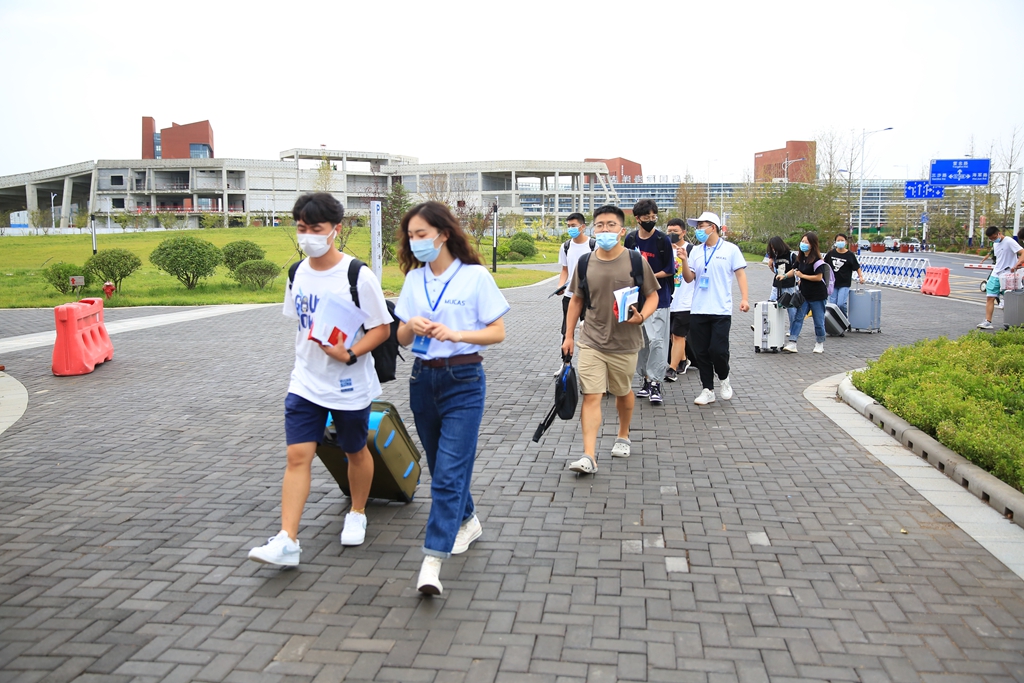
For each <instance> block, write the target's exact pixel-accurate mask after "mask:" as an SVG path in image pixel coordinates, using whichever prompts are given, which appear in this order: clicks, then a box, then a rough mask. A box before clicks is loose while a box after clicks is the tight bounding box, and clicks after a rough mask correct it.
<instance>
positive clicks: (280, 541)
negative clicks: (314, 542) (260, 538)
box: [249, 529, 301, 567]
mask: <svg viewBox="0 0 1024 683" xmlns="http://www.w3.org/2000/svg"><path fill="white" fill-rule="evenodd" d="M300 552H301V549H300V548H299V542H298V541H293V540H292V539H291V537H290V536H289V535H288V532H287V531H285V530H284V529H282V530H281V531H279V532H278V534H277V536H274V537H273V538H270V539H267V544H266V545H261V546H259V547H258V548H253V549H252V550H250V551H249V559H250V560H253V561H254V562H260V563H262V564H272V565H276V566H278V567H298V566H299V553H300Z"/></svg>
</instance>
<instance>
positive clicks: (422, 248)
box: [409, 235, 444, 263]
mask: <svg viewBox="0 0 1024 683" xmlns="http://www.w3.org/2000/svg"><path fill="white" fill-rule="evenodd" d="M437 237H440V235H438V236H437ZM437 237H433V238H430V237H428V238H427V239H422V240H409V248H410V249H412V255H413V256H415V257H416V260H417V261H419V262H420V263H430V262H431V261H433V260H435V259H436V258H437V257H438V256H440V255H441V247H435V246H434V240H436V239H437ZM442 244H444V243H443V242H442Z"/></svg>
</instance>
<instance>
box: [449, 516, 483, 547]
mask: <svg viewBox="0 0 1024 683" xmlns="http://www.w3.org/2000/svg"><path fill="white" fill-rule="evenodd" d="M483 532H484V529H483V527H482V526H480V520H479V519H478V518H477V516H476V515H473V516H472V517H470V518H469V519H467V520H466V521H465V522H463V523H462V526H460V527H459V533H457V534H456V535H455V545H453V546H452V555H461V554H462V553H464V552H466V551H467V550H469V544H470V543H472V542H473V541H475V540H476V539H478V538H480V535H481V534H482V533H483Z"/></svg>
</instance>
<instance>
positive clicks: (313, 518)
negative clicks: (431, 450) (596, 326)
mask: <svg viewBox="0 0 1024 683" xmlns="http://www.w3.org/2000/svg"><path fill="white" fill-rule="evenodd" d="M768 278H769V274H768V271H767V269H764V268H760V267H756V266H755V267H752V268H751V280H752V290H753V291H754V292H755V293H760V294H761V295H762V296H755V297H754V298H755V299H756V298H763V294H764V293H765V292H766V291H767V286H768ZM548 291H549V288H547V287H534V288H527V289H520V290H516V291H511V292H509V293H508V298H509V300H510V301H511V302H512V304H513V307H512V311H511V313H510V314H509V315H508V316H507V319H506V321H507V325H508V330H509V335H508V340H507V341H506V342H505V343H504V344H502V345H501V346H499V347H497V348H495V349H493V350H492V351H491V352H489V353H488V354H487V361H486V367H487V372H488V380H489V402H488V410H487V413H486V415H485V419H484V424H483V428H482V431H483V434H482V437H481V441H480V448H481V451H480V457H479V459H478V461H477V468H476V476H475V481H474V487H473V491H474V495H475V496H476V498H477V501H478V505H479V509H480V515H481V518H482V520H483V524H484V535H483V538H482V539H481V540H480V541H479V542H477V543H476V544H475V545H474V546H473V547H472V549H471V550H470V551H469V552H467V553H466V554H465V555H462V556H459V557H457V558H453V559H451V560H449V561H447V562H446V563H445V565H444V568H443V570H442V579H443V580H444V584H445V595H444V596H442V597H440V598H437V599H424V598H421V597H419V595H418V594H417V593H416V592H415V589H414V581H415V574H416V571H417V570H418V567H419V563H420V559H421V554H420V546H421V544H422V532H423V526H424V523H425V521H426V514H427V509H428V504H429V488H428V486H427V485H426V481H424V483H423V485H421V487H420V495H419V496H418V498H417V500H416V501H415V502H413V503H412V504H410V505H407V506H402V505H379V504H378V505H373V506H371V507H370V509H369V511H368V512H369V517H370V527H369V529H368V536H367V543H366V544H365V545H364V546H362V547H359V548H349V549H345V550H342V548H341V546H340V544H339V543H338V533H339V532H340V529H341V519H342V517H343V514H344V512H345V511H346V509H347V502H346V501H345V499H344V498H343V497H342V496H341V494H340V493H339V491H338V489H337V487H336V485H335V484H334V483H333V481H332V480H331V479H330V477H329V476H328V475H327V473H326V470H324V469H323V468H322V467H321V466H320V465H319V464H317V465H316V466H315V470H314V482H313V488H312V494H311V496H310V503H309V506H308V508H307V512H306V515H305V517H304V519H303V522H304V524H303V527H302V529H301V531H300V538H301V541H302V545H303V565H302V567H301V568H300V569H299V570H298V571H276V570H271V569H267V568H264V567H262V566H261V565H256V564H254V563H251V562H248V561H246V560H245V551H246V549H247V548H249V547H251V546H252V545H253V544H255V543H257V542H261V541H262V539H264V538H266V537H267V536H270V535H272V534H273V533H275V532H276V531H277V528H278V527H277V524H278V510H277V508H278V497H279V491H280V481H281V473H282V457H283V451H284V438H283V430H282V416H281V412H282V411H281V408H282V399H283V396H284V392H285V388H286V385H287V374H288V371H289V368H290V360H291V343H292V342H291V340H292V328H291V327H290V324H289V323H288V322H287V321H286V320H285V319H284V318H282V317H281V316H280V315H279V313H278V311H277V310H276V309H274V308H266V309H260V310H255V311H248V312H242V313H236V314H231V315H225V316H221V317H217V318H211V319H207V320H199V321H194V322H190V323H181V324H177V325H173V326H168V327H160V328H153V329H149V330H143V331H139V332H125V333H122V334H119V335H116V336H115V337H114V338H113V339H114V344H115V347H116V350H117V355H116V359H115V360H114V361H113V362H111V363H108V364H106V365H104V366H101V367H100V368H99V369H98V370H97V371H96V372H95V373H94V374H92V375H88V376H85V377H79V378H55V377H53V376H51V375H50V372H49V363H50V351H49V349H45V348H41V349H33V350H29V351H24V352H18V353H13V354H10V355H9V356H8V357H6V358H4V359H0V360H2V362H3V363H4V364H6V365H7V368H8V372H9V373H10V374H12V375H13V376H15V377H16V378H18V379H19V380H20V381H21V382H22V383H23V384H24V385H25V386H26V388H27V390H28V393H29V397H30V405H29V408H28V411H27V412H26V413H25V415H24V417H23V418H22V419H21V420H20V421H19V422H18V423H16V424H15V425H14V426H13V427H11V428H10V429H9V430H8V431H7V432H5V433H4V434H3V435H2V436H0V462H2V464H3V467H2V469H0V566H2V569H3V571H2V575H0V679H2V680H3V681H41V680H45V681H73V680H77V681H83V682H84V681H132V680H137V681H189V680H196V681H222V680H224V681H262V680H267V681H332V680H333V681H338V680H341V679H342V678H344V679H345V680H349V681H359V680H378V681H431V682H441V681H467V682H477V681H484V682H486V681H502V682H509V683H512V682H518V681H530V682H534V681H537V682H541V681H552V682H555V681H564V682H566V683H568V682H569V681H585V680H586V681H611V680H641V681H642V680H648V681H715V682H719V681H721V682H725V681H755V682H756V681H768V680H770V681H790V680H793V681H795V680H805V681H806V680H831V681H890V680H891V681H917V680H924V681H929V682H931V681H934V682H936V683H937V682H939V681H943V682H950V683H951V682H953V681H982V680H984V681H1011V680H1016V681H1024V654H1022V651H1024V582H1022V581H1021V580H1020V579H1019V578H1017V577H1016V576H1015V575H1013V574H1012V573H1010V572H1009V571H1008V570H1007V569H1006V568H1005V567H1004V566H1003V565H1002V564H1000V563H999V562H998V561H996V560H995V559H994V558H993V557H992V556H991V555H989V554H988V553H987V552H986V551H985V550H983V549H982V548H981V547H980V546H979V545H977V543H975V542H974V541H973V540H972V539H971V538H969V537H968V536H967V535H965V534H964V533H963V532H962V531H961V530H959V529H958V528H957V527H955V526H954V525H953V524H951V523H950V522H949V521H948V520H947V519H946V518H945V517H943V516H942V514H940V513H939V512H938V511H937V510H935V508H933V507H932V506H931V505H930V504H929V503H928V502H927V501H925V500H924V499H923V498H922V497H921V496H919V495H918V494H917V493H916V492H915V491H913V490H912V489H910V488H908V487H907V486H906V485H905V484H903V483H902V481H901V480H899V479H898V478H897V477H896V476H894V475H893V474H891V473H890V472H889V471H888V470H886V469H884V468H883V467H881V466H879V465H878V464H877V463H875V462H874V461H872V460H871V459H870V458H869V457H868V456H867V454H866V452H865V451H864V450H863V449H862V448H861V447H860V446H858V445H857V444H856V443H855V442H852V441H851V440H850V439H849V437H847V436H846V435H845V434H839V433H836V431H835V429H834V427H833V426H832V425H831V423H830V421H829V420H828V419H827V418H825V417H824V416H822V415H821V414H820V413H818V411H817V410H816V409H814V408H813V407H812V406H811V405H809V404H808V403H807V402H806V401H805V400H804V399H803V398H802V396H801V393H802V391H803V389H804V388H805V387H806V386H807V385H808V384H810V383H812V382H814V381H816V380H818V379H820V378H822V377H825V376H827V375H832V374H834V373H836V372H838V371H840V370H843V369H849V368H854V367H859V366H862V365H863V364H864V362H865V360H866V359H869V358H873V357H876V356H877V355H878V354H879V353H880V352H881V351H882V350H883V349H884V348H885V347H886V346H888V345H889V344H894V343H906V342H910V341H912V340H914V339H919V338H922V337H933V336H937V335H939V334H950V335H956V334H961V333H963V332H966V331H967V330H968V329H970V328H972V327H973V325H974V324H975V323H976V322H977V320H978V319H979V312H980V309H979V308H978V307H977V306H972V305H970V304H968V303H963V302H956V301H936V300H933V299H930V298H926V297H923V296H921V295H917V294H911V293H908V292H899V291H894V290H886V292H885V295H884V298H885V303H884V311H885V312H884V328H883V329H884V331H883V334H881V335H854V336H851V337H850V338H847V339H839V340H832V339H830V340H829V341H828V342H827V343H826V345H825V348H826V353H825V354H824V355H822V356H817V355H812V354H810V353H807V351H808V350H809V348H810V342H811V339H810V337H809V336H808V335H809V334H810V330H809V329H808V330H807V333H806V334H805V338H804V339H803V340H802V341H803V343H802V346H803V349H802V351H803V352H802V353H800V354H799V355H797V356H788V355H787V356H764V355H755V354H754V353H753V349H752V341H751V333H750V330H749V321H750V316H749V314H748V315H746V316H744V315H737V317H736V319H735V324H734V327H733V337H732V338H733V350H734V356H733V357H734V373H733V374H734V381H733V385H734V387H735V389H736V398H735V399H734V400H733V401H731V402H722V401H719V402H718V403H716V404H714V405H713V406H712V407H709V408H704V409H698V408H697V407H696V406H693V405H692V403H691V400H692V398H693V396H694V395H695V394H696V393H697V388H698V386H697V385H698V382H697V378H696V376H695V373H694V374H688V375H686V376H685V377H684V378H683V379H681V380H680V382H678V383H677V384H675V385H669V386H668V394H667V399H666V405H665V406H664V407H662V408H657V409H654V408H652V407H650V406H649V405H647V404H643V405H640V406H639V410H638V411H637V414H636V416H635V418H634V425H635V427H636V428H635V429H634V432H633V442H634V446H633V452H634V455H633V457H631V458H630V459H629V460H616V461H614V462H612V461H611V459H610V458H608V457H607V456H604V457H602V458H601V459H600V466H601V471H600V472H599V474H598V475H597V476H596V477H584V478H577V477H576V475H574V474H571V473H569V472H567V471H566V469H565V462H566V460H567V459H568V458H570V457H573V456H576V455H577V454H578V453H579V452H580V451H579V446H578V439H579V434H578V426H577V424H576V423H563V422H559V423H557V424H556V425H555V426H554V427H553V428H552V429H551V431H550V432H549V433H548V434H547V436H546V437H545V438H544V440H543V441H542V442H541V444H540V446H537V445H535V444H533V443H532V442H531V441H530V436H531V434H532V432H533V429H534V427H535V426H536V424H537V423H538V422H539V421H540V419H541V417H542V416H543V413H544V412H545V411H546V409H547V407H548V405H549V401H550V399H551V392H552V388H551V383H552V380H551V373H552V372H553V370H554V369H555V367H556V364H557V359H558V352H557V345H558V339H557V328H558V323H559V320H560V318H559V316H560V308H559V305H558V303H557V301H556V300H555V299H551V300H548V299H546V298H545V297H546V296H547V293H548ZM29 315H33V314H32V313H27V312H19V311H5V312H0V329H3V330H8V329H14V328H15V327H16V326H19V325H20V326H21V327H20V328H19V329H23V332H22V333H29V332H38V331H43V330H46V329H51V328H50V327H49V325H50V321H49V319H47V320H42V319H40V322H39V325H38V326H35V325H29V324H27V323H26V322H24V320H25V316H29ZM111 318H113V316H111ZM808 327H809V326H808ZM26 328H30V329H26ZM404 369H405V371H406V372H407V370H408V365H406V366H404ZM385 398H388V399H390V400H393V401H394V402H396V403H397V404H398V406H399V407H400V409H402V411H403V414H405V415H406V417H407V418H408V417H409V415H408V410H407V405H408V404H407V401H406V389H405V386H404V383H403V382H395V383H393V384H392V385H389V386H387V387H386V391H385ZM605 405H606V408H610V407H611V406H610V404H609V403H608V402H607V401H606V403H605ZM609 412H610V410H609ZM408 421H409V423H410V424H411V420H408ZM611 424H612V423H611V420H610V419H609V420H608V424H607V426H606V427H605V429H604V430H603V436H602V439H601V441H600V448H601V452H602V453H607V452H608V449H610V447H611V444H612V440H613V436H614V430H613V427H612V426H611ZM901 528H903V529H906V530H907V532H908V533H907V534H901V533H900V529H901ZM680 558H682V559H680ZM683 559H685V560H686V562H683V561H682V560H683ZM683 565H687V566H688V569H689V571H688V572H686V573H684V572H678V571H671V572H670V571H667V570H668V569H669V568H671V569H677V568H682V567H683Z"/></svg>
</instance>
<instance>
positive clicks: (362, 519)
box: [341, 512, 366, 545]
mask: <svg viewBox="0 0 1024 683" xmlns="http://www.w3.org/2000/svg"><path fill="white" fill-rule="evenodd" d="M364 540H366V515H364V514H363V513H361V512H350V513H348V514H347V515H345V527H344V528H343V529H342V530H341V544H342V545H362V544H363V541H364Z"/></svg>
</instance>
